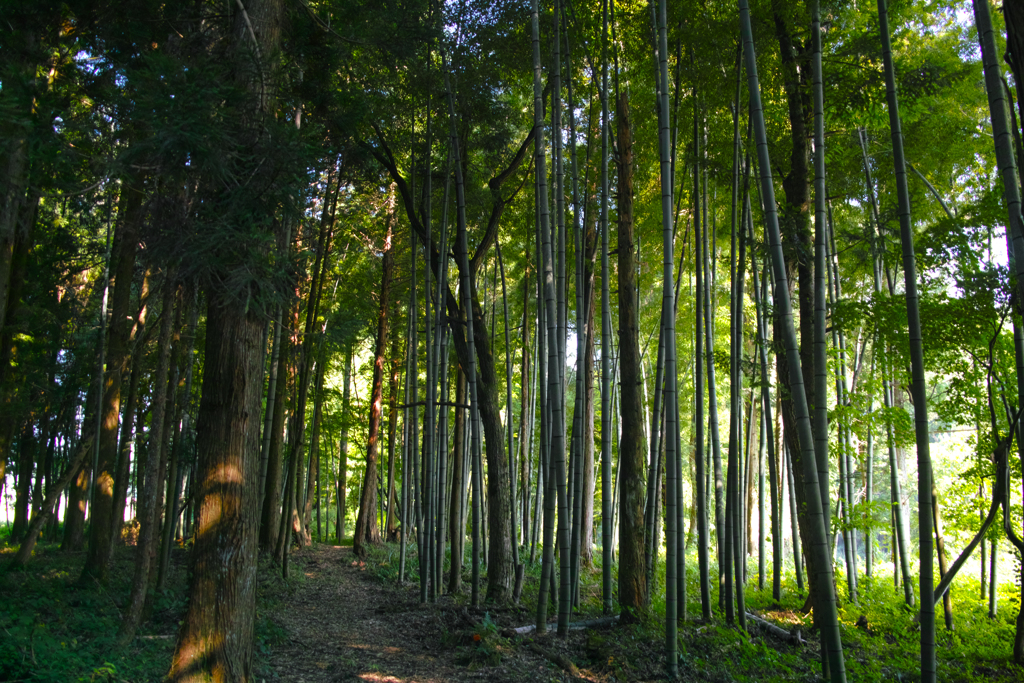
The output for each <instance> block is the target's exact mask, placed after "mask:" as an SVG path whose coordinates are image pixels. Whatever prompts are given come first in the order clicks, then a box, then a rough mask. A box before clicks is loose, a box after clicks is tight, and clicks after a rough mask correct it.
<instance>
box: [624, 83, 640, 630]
mask: <svg viewBox="0 0 1024 683" xmlns="http://www.w3.org/2000/svg"><path fill="white" fill-rule="evenodd" d="M617 111H618V124H619V134H618V142H619V149H618V152H619V154H618V167H619V194H618V207H619V225H618V243H617V247H618V276H619V376H620V377H621V382H622V384H621V396H620V399H619V411H620V419H621V424H622V440H621V441H620V443H619V478H618V481H619V486H620V489H621V493H620V496H619V520H620V521H619V606H620V607H621V608H622V612H621V616H620V620H626V621H629V620H633V619H636V618H637V614H636V612H637V611H639V610H641V609H643V608H644V606H645V605H646V603H647V571H646V568H645V567H646V562H645V556H644V495H645V493H646V491H645V486H644V460H645V458H644V456H645V454H646V453H647V443H646V439H645V438H644V411H643V393H642V388H641V386H640V383H641V381H642V378H641V368H640V363H641V360H640V334H639V321H638V304H639V302H638V301H637V291H636V268H637V259H636V245H635V244H634V237H633V140H632V135H633V131H632V128H631V126H630V118H629V99H628V94H627V93H625V92H623V93H622V94H621V95H620V96H619V106H618V108H617Z"/></svg>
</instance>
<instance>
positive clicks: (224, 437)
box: [150, 291, 263, 683]
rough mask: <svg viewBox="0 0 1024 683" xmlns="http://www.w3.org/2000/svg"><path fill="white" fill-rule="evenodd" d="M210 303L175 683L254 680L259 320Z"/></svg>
mask: <svg viewBox="0 0 1024 683" xmlns="http://www.w3.org/2000/svg"><path fill="white" fill-rule="evenodd" d="M207 298H208V305H207V328H206V362H205V364H204V372H203V391H202V402H201V404H200V409H199V421H198V429H197V434H196V441H197V447H198V467H197V471H196V488H195V495H196V497H197V509H198V520H197V528H198V532H197V534H196V536H195V547H194V549H193V551H192V576H193V578H192V582H191V585H190V587H189V601H188V607H187V608H186V612H185V615H184V617H183V619H182V622H181V628H180V629H179V631H178V640H177V646H176V649H175V653H174V658H173V661H172V664H171V671H170V673H169V675H168V678H169V680H172V681H175V682H176V683H177V682H178V681H181V682H185V681H189V682H191V681H196V682H198V681H202V680H208V677H209V678H212V679H214V680H223V681H247V680H249V679H250V677H251V675H252V649H253V635H252V634H253V628H254V624H255V616H256V613H255V601H256V550H257V531H258V527H257V517H256V515H257V509H256V508H257V504H258V493H257V491H256V482H257V479H258V475H259V472H258V468H259V461H258V454H259V437H260V432H259V421H260V420H259V416H260V410H259V407H260V406H259V404H260V390H261V388H262V387H261V384H262V375H263V363H262V358H263V349H261V342H262V340H263V320H262V318H261V317H260V316H258V315H255V314H248V315H247V314H246V313H245V312H244V311H243V310H242V309H241V308H240V307H239V306H238V305H237V303H236V302H235V301H234V300H233V298H231V297H229V296H225V295H224V294H223V293H221V292H216V291H213V292H208V293H207ZM150 460H151V461H152V457H151V458H150Z"/></svg>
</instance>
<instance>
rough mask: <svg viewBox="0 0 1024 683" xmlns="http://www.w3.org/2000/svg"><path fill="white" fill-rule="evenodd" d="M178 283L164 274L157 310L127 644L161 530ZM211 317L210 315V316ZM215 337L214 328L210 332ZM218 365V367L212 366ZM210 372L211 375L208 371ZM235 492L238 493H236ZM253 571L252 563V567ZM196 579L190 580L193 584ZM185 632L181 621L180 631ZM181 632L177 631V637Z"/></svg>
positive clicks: (124, 626) (124, 625) (124, 630)
mask: <svg viewBox="0 0 1024 683" xmlns="http://www.w3.org/2000/svg"><path fill="white" fill-rule="evenodd" d="M176 290H177V285H176V284H175V283H174V282H173V281H172V280H171V275H170V274H169V273H165V275H164V282H163V297H162V298H163V305H162V307H161V313H160V316H161V317H160V340H159V342H158V344H159V346H158V352H157V353H158V361H157V370H156V379H155V381H154V384H153V387H154V389H153V391H154V396H153V416H152V420H151V421H150V424H151V425H152V426H151V427H150V431H149V447H148V448H147V452H146V457H147V462H146V478H145V480H144V483H143V486H142V491H141V495H140V496H139V503H140V505H141V514H140V515H138V517H139V539H138V542H137V543H136V549H135V563H134V564H135V567H134V576H133V578H132V587H131V594H130V596H129V598H128V608H127V610H126V611H125V615H124V618H123V620H122V622H121V630H120V634H119V639H120V641H121V642H122V643H127V642H128V641H130V640H131V638H133V637H134V635H135V630H136V629H137V628H138V627H139V623H141V621H142V608H143V606H144V605H145V602H146V588H147V587H148V584H149V570H150V564H151V562H152V557H153V555H154V550H155V548H156V539H157V532H158V531H159V529H160V519H159V511H160V502H159V495H158V493H157V491H158V489H159V487H160V485H161V483H162V482H161V477H160V472H159V470H160V460H161V458H162V452H163V450H164V448H165V446H166V438H165V437H166V434H165V432H164V427H165V420H164V413H165V412H166V410H167V397H168V391H167V376H168V374H169V369H170V364H171V334H172V332H173V329H174V328H173V314H172V308H173V306H174V294H175V291H176ZM211 317H212V316H211ZM210 334H211V331H210V325H209V324H208V325H207V339H209V338H210ZM213 334H214V336H216V331H214V332H213ZM212 351H214V350H212V349H210V348H209V347H207V354H209V355H207V360H208V361H210V360H214V359H215V358H217V357H216V356H215V355H213V353H211V352H212ZM213 367H217V366H213ZM210 374H214V373H213V372H211V373H210ZM236 495H237V494H236ZM253 569H254V570H255V565H254V566H253ZM195 583H196V579H195V578H194V579H193V585H194V584H195ZM184 631H185V627H184V622H183V626H182V632H184ZM180 637H181V634H180V633H179V638H180Z"/></svg>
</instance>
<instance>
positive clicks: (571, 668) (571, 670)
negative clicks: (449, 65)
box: [528, 643, 580, 678]
mask: <svg viewBox="0 0 1024 683" xmlns="http://www.w3.org/2000/svg"><path fill="white" fill-rule="evenodd" d="M528 647H529V648H530V650H532V651H533V652H536V653H537V654H539V655H540V656H542V657H544V658H545V659H547V660H548V661H549V662H551V663H552V664H555V665H557V666H559V667H561V669H562V670H563V671H565V672H566V673H567V674H569V675H570V676H572V677H573V678H579V676H580V670H579V669H578V668H576V665H575V664H573V662H572V660H571V659H569V658H568V657H566V656H565V655H560V654H557V653H555V652H548V651H547V650H545V649H544V648H542V647H541V646H540V645H538V644H537V643H530V644H529V646H528Z"/></svg>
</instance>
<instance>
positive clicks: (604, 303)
mask: <svg viewBox="0 0 1024 683" xmlns="http://www.w3.org/2000/svg"><path fill="white" fill-rule="evenodd" d="M611 2H612V0H604V1H603V2H602V32H601V216H600V221H601V607H602V610H603V612H604V613H605V614H611V611H612V521H611V520H612V507H611V494H612V490H611V481H612V443H611V442H612V440H611V424H612V421H611V417H612V416H611V407H610V403H611V401H610V400H609V399H610V398H611V353H610V348H609V347H610V345H611V344H610V342H611V338H612V319H611V318H612V309H611V294H610V293H609V278H610V274H609V270H608V243H609V235H608V230H609V224H610V222H609V220H608V199H609V197H608V138H609V137H610V136H611V128H610V124H609V122H608V14H609V7H610V4H611ZM536 7H537V4H536V0H535V1H534V12H536V11H537V10H536ZM537 60H538V58H537V57H536V53H535V56H534V67H535V75H534V94H535V97H536V96H539V92H538V88H539V87H540V75H539V63H538V61H537ZM539 116H540V115H538V119H539ZM535 122H536V123H537V125H539V120H535ZM541 154H542V151H541V148H540V147H539V146H538V155H541ZM538 158H540V156H538Z"/></svg>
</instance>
